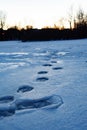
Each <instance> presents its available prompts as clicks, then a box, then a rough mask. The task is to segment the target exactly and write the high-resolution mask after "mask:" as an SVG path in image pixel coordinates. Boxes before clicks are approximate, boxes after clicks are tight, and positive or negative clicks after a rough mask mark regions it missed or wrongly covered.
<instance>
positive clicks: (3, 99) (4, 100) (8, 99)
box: [0, 96, 14, 103]
mask: <svg viewBox="0 0 87 130" xmlns="http://www.w3.org/2000/svg"><path fill="white" fill-rule="evenodd" d="M13 100H14V96H3V97H0V103H9V102H12V101H13Z"/></svg>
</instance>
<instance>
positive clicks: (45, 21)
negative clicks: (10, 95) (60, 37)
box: [0, 0, 87, 29]
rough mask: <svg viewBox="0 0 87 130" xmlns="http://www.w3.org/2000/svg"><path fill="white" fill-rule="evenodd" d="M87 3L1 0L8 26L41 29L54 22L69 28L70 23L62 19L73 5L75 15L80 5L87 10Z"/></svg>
mask: <svg viewBox="0 0 87 130" xmlns="http://www.w3.org/2000/svg"><path fill="white" fill-rule="evenodd" d="M86 5H87V0H61V1H60V0H51V1H50V0H44V1H43V0H13V1H12V0H3V1H2V0H0V10H2V11H4V12H6V15H7V19H6V27H11V26H15V25H16V26H18V27H25V26H27V25H32V26H33V27H34V28H39V29H40V28H43V27H45V26H48V27H53V26H54V24H56V25H57V26H59V27H60V28H61V27H63V26H64V27H66V28H69V23H68V22H67V21H66V20H65V21H61V20H60V19H61V18H65V19H68V14H69V11H70V10H71V9H70V7H71V6H73V11H72V12H73V14H74V15H75V13H76V11H77V10H78V9H79V7H81V8H82V9H83V10H84V11H85V12H87V7H86ZM59 21H60V23H59ZM60 24H61V25H60Z"/></svg>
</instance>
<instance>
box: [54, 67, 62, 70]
mask: <svg viewBox="0 0 87 130" xmlns="http://www.w3.org/2000/svg"><path fill="white" fill-rule="evenodd" d="M52 69H53V70H61V69H63V68H62V67H54V68H52Z"/></svg>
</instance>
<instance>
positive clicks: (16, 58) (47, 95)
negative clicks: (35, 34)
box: [0, 39, 87, 130]
mask: <svg viewBox="0 0 87 130" xmlns="http://www.w3.org/2000/svg"><path fill="white" fill-rule="evenodd" d="M0 130H87V39H83V40H65V41H47V42H20V41H7V42H0Z"/></svg>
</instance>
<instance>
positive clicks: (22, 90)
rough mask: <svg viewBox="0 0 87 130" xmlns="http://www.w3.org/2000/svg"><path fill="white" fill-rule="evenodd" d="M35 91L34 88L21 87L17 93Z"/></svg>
mask: <svg viewBox="0 0 87 130" xmlns="http://www.w3.org/2000/svg"><path fill="white" fill-rule="evenodd" d="M33 89H34V88H33V87H32V86H28V85H23V86H20V87H19V88H18V90H17V92H18V93H19V92H22V93H24V92H28V91H31V90H33Z"/></svg>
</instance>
